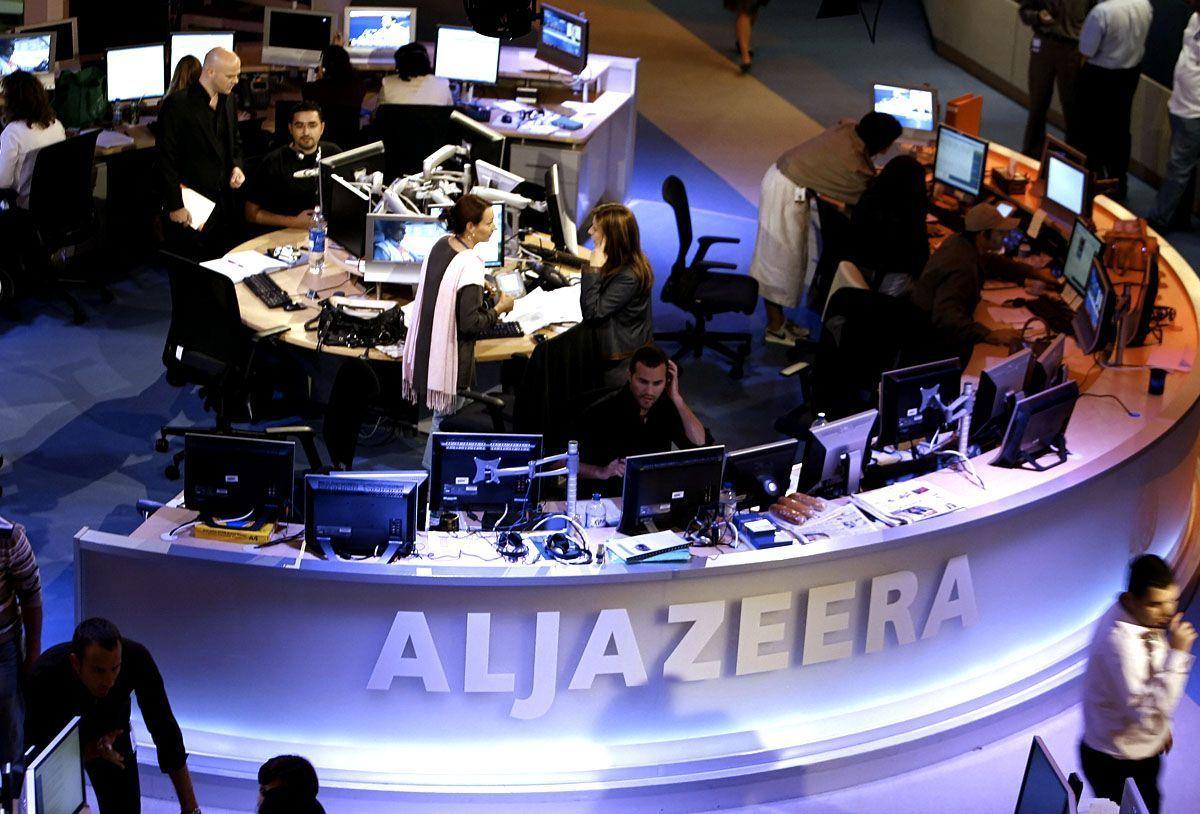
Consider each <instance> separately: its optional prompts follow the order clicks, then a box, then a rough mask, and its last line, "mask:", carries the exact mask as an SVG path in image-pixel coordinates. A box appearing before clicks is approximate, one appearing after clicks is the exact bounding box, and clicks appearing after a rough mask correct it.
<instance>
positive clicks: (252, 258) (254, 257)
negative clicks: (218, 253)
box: [200, 251, 287, 283]
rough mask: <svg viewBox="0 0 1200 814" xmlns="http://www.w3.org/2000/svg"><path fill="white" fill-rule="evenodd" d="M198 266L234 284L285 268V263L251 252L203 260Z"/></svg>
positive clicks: (234, 253)
mask: <svg viewBox="0 0 1200 814" xmlns="http://www.w3.org/2000/svg"><path fill="white" fill-rule="evenodd" d="M200 265H201V266H203V267H204V268H206V269H210V270H212V271H216V272H219V273H221V274H224V275H225V276H226V277H228V278H229V279H231V280H233V281H234V282H235V283H240V282H241V281H242V280H244V279H246V278H247V277H249V276H250V275H252V274H261V273H262V272H264V271H275V270H276V269H281V268H287V263H284V262H283V261H281V260H276V259H275V258H274V257H268V256H267V255H265V254H263V253H262V252H253V251H244V252H233V253H232V254H227V255H225V256H224V257H218V258H216V259H215V260H205V261H204V262H203V263H201V264H200Z"/></svg>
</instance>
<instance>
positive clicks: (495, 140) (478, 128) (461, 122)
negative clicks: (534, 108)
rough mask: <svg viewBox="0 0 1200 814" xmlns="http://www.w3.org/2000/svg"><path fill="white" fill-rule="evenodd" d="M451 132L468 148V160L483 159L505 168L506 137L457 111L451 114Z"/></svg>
mask: <svg viewBox="0 0 1200 814" xmlns="http://www.w3.org/2000/svg"><path fill="white" fill-rule="evenodd" d="M450 132H451V133H453V134H454V135H455V136H457V137H458V138H459V140H460V141H461V142H462V145H463V146H464V147H466V148H467V150H468V152H469V157H468V160H470V161H478V160H480V159H482V160H484V161H486V162H488V163H489V164H493V165H495V166H497V167H503V166H504V143H505V139H504V136H502V135H501V134H500V133H497V132H496V131H495V130H493V129H492V128H490V127H488V126H487V125H486V124H482V123H480V122H477V121H475V120H474V119H472V118H470V117H468V116H464V115H463V114H461V113H459V112H458V111H457V110H456V111H454V112H453V113H451V114H450Z"/></svg>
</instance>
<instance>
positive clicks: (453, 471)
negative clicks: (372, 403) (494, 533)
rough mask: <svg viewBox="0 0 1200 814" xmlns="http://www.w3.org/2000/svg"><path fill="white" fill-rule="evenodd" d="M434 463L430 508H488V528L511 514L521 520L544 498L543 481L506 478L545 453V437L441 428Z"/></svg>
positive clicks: (434, 445) (435, 442)
mask: <svg viewBox="0 0 1200 814" xmlns="http://www.w3.org/2000/svg"><path fill="white" fill-rule="evenodd" d="M430 443H431V445H432V457H431V462H430V467H429V511H430V512H431V513H433V512H447V511H450V512H455V511H459V512H483V513H484V515H485V517H484V521H483V525H484V526H485V527H488V526H492V525H495V521H496V516H497V515H500V514H502V513H507V515H508V518H509V519H511V520H513V521H515V520H516V519H517V517H519V516H520V515H521V514H522V513H523V512H524V511H525V509H526V508H530V507H532V506H534V505H536V504H537V502H538V479H536V478H534V479H532V480H531V479H530V478H529V477H528V475H524V474H521V475H509V476H507V477H500V476H498V475H497V470H499V469H510V468H521V467H527V466H528V465H529V464H530V462H532V461H536V460H538V459H540V458H541V457H542V436H540V435H504V434H489V433H473V432H464V433H453V432H435V433H433V436H432V440H431V442H430Z"/></svg>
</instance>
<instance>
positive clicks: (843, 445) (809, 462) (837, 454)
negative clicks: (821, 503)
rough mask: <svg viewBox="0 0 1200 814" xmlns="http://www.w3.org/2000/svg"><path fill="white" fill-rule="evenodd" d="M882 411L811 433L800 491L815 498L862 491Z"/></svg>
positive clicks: (827, 426)
mask: <svg viewBox="0 0 1200 814" xmlns="http://www.w3.org/2000/svg"><path fill="white" fill-rule="evenodd" d="M878 417H879V411H878V410H864V411H863V412H861V413H857V414H856V415H852V416H847V417H846V418H839V419H837V420H836V421H830V422H828V423H825V424H822V425H820V426H817V427H811V428H810V429H809V439H808V444H807V446H805V448H804V461H803V462H802V463H801V464H800V480H799V481H798V482H797V484H796V488H797V490H798V491H800V492H803V493H804V494H808V495H813V496H814V497H829V498H834V497H841V496H843V495H852V494H854V493H855V492H857V491H858V487H859V485H860V483H861V481H862V467H863V459H864V458H865V457H866V455H867V450H868V449H870V447H871V431H872V429H874V427H875V421H876V419H877V418H878Z"/></svg>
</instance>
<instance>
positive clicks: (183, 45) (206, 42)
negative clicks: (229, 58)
mask: <svg viewBox="0 0 1200 814" xmlns="http://www.w3.org/2000/svg"><path fill="white" fill-rule="evenodd" d="M214 48H224V49H225V50H226V51H232V50H233V32H232V31H188V32H185V33H181V34H172V35H171V70H169V71H167V76H174V75H175V68H176V67H178V65H179V60H181V59H183V58H184V57H186V56H193V57H195V58H196V59H198V60H200V64H201V65H203V64H204V57H206V56H208V52H209V51H211V50H212V49H214Z"/></svg>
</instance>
